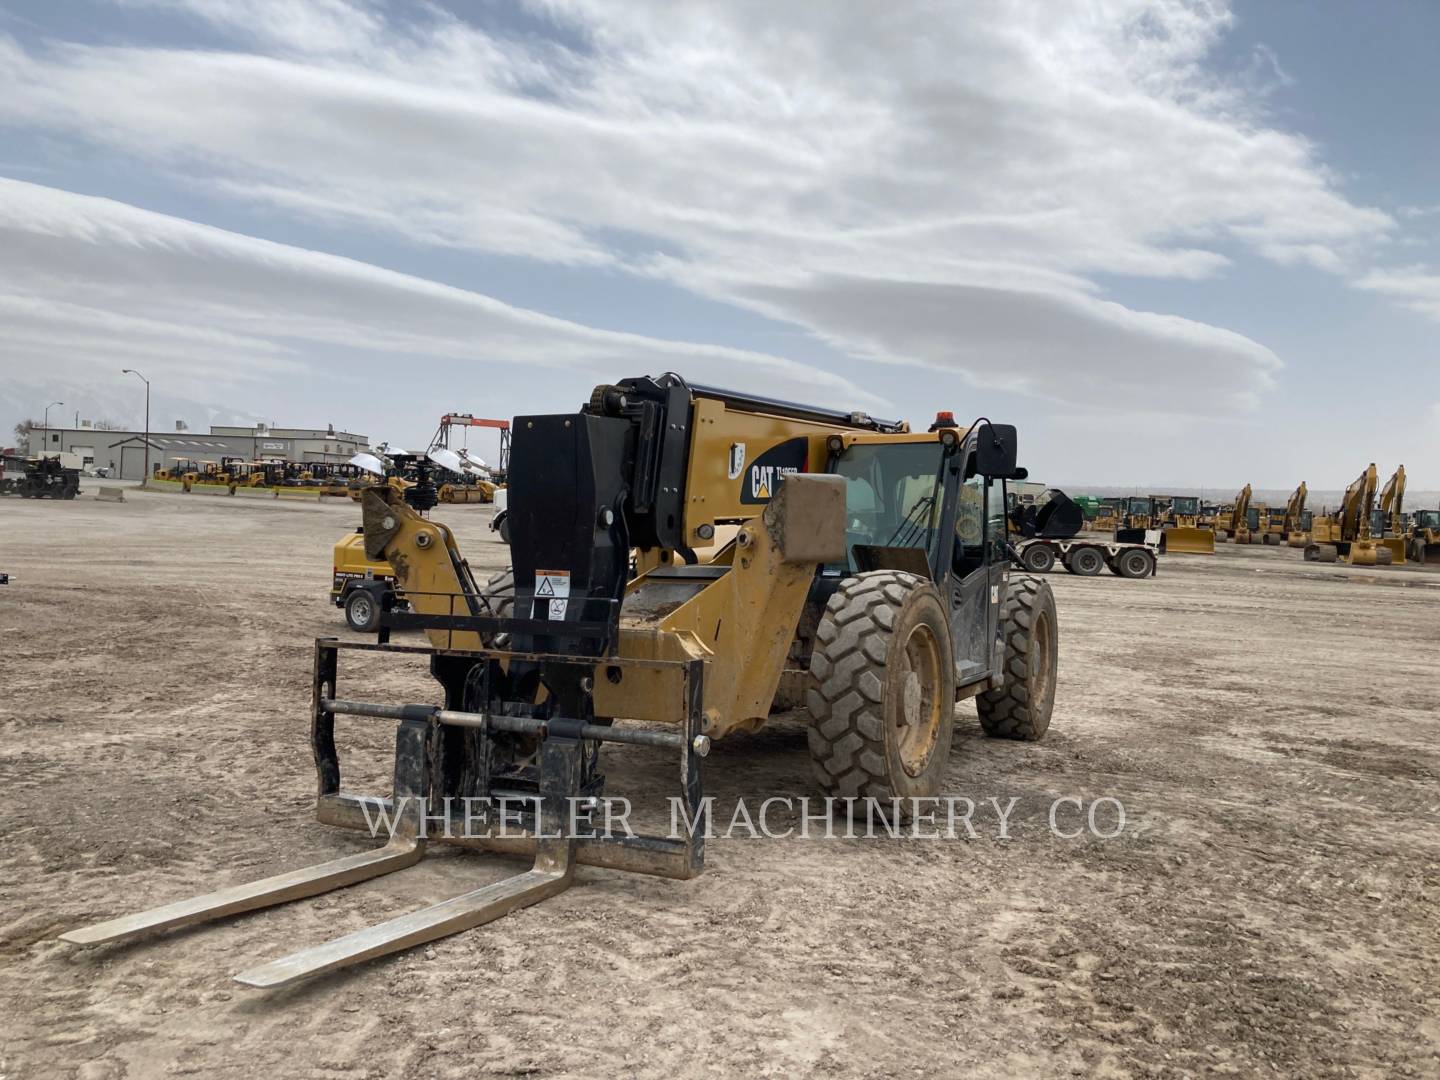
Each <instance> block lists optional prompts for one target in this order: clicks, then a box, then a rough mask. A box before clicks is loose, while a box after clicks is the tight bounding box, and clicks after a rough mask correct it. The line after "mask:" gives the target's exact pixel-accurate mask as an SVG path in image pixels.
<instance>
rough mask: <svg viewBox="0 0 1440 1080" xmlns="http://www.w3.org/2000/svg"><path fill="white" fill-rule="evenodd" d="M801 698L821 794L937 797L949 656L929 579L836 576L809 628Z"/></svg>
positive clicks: (949, 718) (940, 607) (950, 709)
mask: <svg viewBox="0 0 1440 1080" xmlns="http://www.w3.org/2000/svg"><path fill="white" fill-rule="evenodd" d="M805 704H806V706H807V707H808V709H809V711H810V716H811V726H810V731H809V742H810V757H811V761H812V763H813V766H814V772H815V779H816V782H817V783H818V784H819V787H820V789H821V791H823V792H824V793H825V794H826V795H828V796H837V797H842V798H869V799H874V800H877V801H879V802H882V803H889V802H890V800H892V799H900V800H907V801H908V800H910V799H917V798H933V797H934V796H936V795H938V794H939V792H940V787H941V782H942V780H943V778H944V775H945V766H946V761H947V759H948V758H949V756H950V743H951V740H952V739H953V737H954V731H955V663H954V659H953V657H952V655H951V645H950V623H949V619H948V618H947V616H946V611H945V605H944V602H943V601H942V600H941V598H940V594H939V592H938V591H937V590H936V588H935V586H934V585H932V584H931V583H929V582H927V581H925V580H924V579H923V578H921V577H918V576H916V575H915V574H906V573H902V572H900V571H898V570H880V571H875V572H872V573H863V574H857V575H855V576H854V577H849V578H846V579H845V580H844V581H842V582H841V583H840V587H839V588H838V589H837V590H836V591H835V593H834V594H833V595H832V596H831V597H830V601H829V603H827V604H826V605H825V611H824V614H823V615H821V618H820V624H819V626H818V627H817V628H816V633H815V647H814V649H813V651H812V652H811V655H810V678H809V687H808V688H807V690H806V692H805ZM895 805H896V806H897V807H898V808H899V814H900V816H901V817H906V816H908V815H907V814H906V811H905V807H904V804H900V803H897V804H895Z"/></svg>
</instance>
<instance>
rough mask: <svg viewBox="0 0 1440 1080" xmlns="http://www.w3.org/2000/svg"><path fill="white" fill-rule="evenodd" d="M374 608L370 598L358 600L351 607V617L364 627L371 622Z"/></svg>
mask: <svg viewBox="0 0 1440 1080" xmlns="http://www.w3.org/2000/svg"><path fill="white" fill-rule="evenodd" d="M373 606H374V605H373V604H372V603H371V601H370V598H369V597H368V596H367V597H364V598H363V599H359V600H356V601H355V602H354V603H353V604H351V605H350V615H351V617H352V618H353V619H354V620H355V621H356V622H357V623H359V624H360V625H362V626H364V625H366V624H367V623H369V622H370V618H371V615H372V614H373V612H372V611H371V609H372V607H373Z"/></svg>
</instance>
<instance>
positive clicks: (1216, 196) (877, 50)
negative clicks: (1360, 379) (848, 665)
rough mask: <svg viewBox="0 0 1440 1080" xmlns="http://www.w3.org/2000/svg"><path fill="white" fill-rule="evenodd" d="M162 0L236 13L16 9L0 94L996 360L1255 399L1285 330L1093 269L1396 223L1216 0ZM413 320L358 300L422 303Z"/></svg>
mask: <svg viewBox="0 0 1440 1080" xmlns="http://www.w3.org/2000/svg"><path fill="white" fill-rule="evenodd" d="M168 6H171V7H176V8H178V9H180V10H184V11H187V12H189V13H190V14H192V15H194V16H197V17H200V18H203V19H206V20H208V21H209V22H211V23H212V25H214V26H216V27H219V28H221V29H222V30H223V31H225V32H227V33H231V34H234V35H236V40H237V41H238V42H239V44H238V45H237V46H236V48H235V49H234V50H232V51H228V52H215V51H206V52H191V51H184V50H178V49H170V48H144V47H110V46H106V47H76V46H56V47H54V48H52V49H49V50H47V51H43V52H34V53H27V52H25V51H24V50H23V49H21V48H20V47H19V46H18V45H16V44H14V43H13V42H12V43H9V44H8V45H7V44H5V43H4V42H3V41H0V50H3V51H4V55H0V122H4V121H7V120H8V121H9V122H10V123H12V124H19V125H31V126H36V127H40V128H44V129H49V130H55V129H58V130H63V131H67V132H68V133H70V134H71V135H72V136H73V137H77V138H83V139H88V140H94V141H102V142H106V143H108V144H109V145H110V147H112V148H113V149H114V150H116V151H118V152H123V153H125V154H140V155H144V156H145V157H147V158H148V159H149V160H151V161H154V162H158V163H161V164H163V165H164V166H165V167H167V168H169V169H171V170H173V171H175V172H177V173H180V174H183V175H186V176H190V177H199V178H201V179H202V180H203V181H204V182H205V183H207V184H208V185H211V186H212V190H219V191H221V192H223V193H225V194H227V195H230V196H232V197H236V198H242V199H245V200H248V201H252V202H256V203H261V204H264V205H265V206H267V207H270V208H273V209H276V210H279V211H280V212H283V213H286V214H291V215H294V216H295V217H297V218H302V219H306V220H310V221H320V222H323V223H327V224H331V225H336V224H344V225H346V226H348V227H355V226H365V227H368V228H370V229H374V230H380V231H383V232H387V233H393V234H396V235H399V236H403V237H405V238H406V239H407V240H409V241H414V242H419V243H423V244H428V245H446V246H454V247H460V248H465V249H469V250H476V251H485V252H498V253H503V254H507V255H522V256H529V257H532V258H535V259H539V260H544V261H549V262H555V263H564V264H578V265H592V266H616V267H621V268H624V269H626V270H628V271H629V272H632V273H636V274H642V275H646V274H648V275H658V276H662V277H664V278H666V279H668V280H671V281H674V282H677V283H680V284H682V285H684V286H686V287H688V288H690V289H692V290H695V291H696V292H699V293H702V294H703V295H706V296H709V297H712V298H717V299H721V300H724V301H727V302H730V303H735V304H740V305H744V306H748V307H752V308H756V309H758V310H761V311H763V312H764V313H766V314H767V315H770V316H772V317H774V318H777V319H780V320H783V321H787V322H791V323H795V324H798V325H800V326H803V327H806V328H807V329H809V330H810V331H811V332H812V333H814V334H815V335H816V336H817V337H819V338H820V339H822V340H824V341H826V342H828V343H830V344H831V345H832V346H834V347H835V348H838V349H840V350H842V351H843V352H846V353H848V354H850V355H852V356H854V357H857V358H882V359H885V360H893V361H901V362H910V363H918V364H922V365H927V366H932V367H936V368H940V369H943V370H956V371H959V372H961V373H963V374H966V375H968V376H969V377H970V378H971V379H972V380H974V381H976V382H979V383H988V384H996V383H1000V384H1003V385H1007V386H1013V387H1020V388H1024V389H1026V390H1027V391H1032V392H1037V393H1053V392H1055V390H1056V387H1057V381H1056V380H1057V379H1059V378H1061V377H1062V376H1067V372H1068V376H1067V377H1068V382H1069V385H1068V386H1065V387H1064V391H1063V392H1064V393H1066V394H1068V395H1069V396H1070V397H1071V398H1072V399H1081V398H1083V399H1087V400H1090V401H1092V402H1097V401H1106V402H1108V401H1113V400H1115V398H1116V394H1117V388H1118V393H1119V394H1121V395H1124V396H1127V397H1128V396H1132V395H1133V396H1134V397H1135V398H1136V399H1148V400H1149V401H1150V402H1152V403H1156V404H1161V405H1163V404H1164V403H1165V402H1167V401H1171V400H1174V399H1175V398H1176V396H1177V395H1179V394H1184V395H1187V404H1188V406H1189V407H1190V408H1203V407H1207V406H1210V407H1231V406H1233V405H1234V403H1235V402H1237V401H1240V402H1253V401H1254V400H1255V399H1256V398H1257V396H1258V395H1260V394H1263V392H1264V391H1265V389H1266V388H1267V386H1268V385H1269V384H1270V380H1271V378H1272V372H1273V371H1274V370H1275V369H1276V367H1277V366H1278V362H1277V360H1276V358H1275V356H1274V355H1273V354H1272V353H1271V352H1270V351H1269V350H1268V349H1266V348H1264V347H1263V346H1261V345H1258V344H1256V343H1255V342H1253V341H1250V340H1248V339H1246V338H1244V337H1243V336H1241V335H1238V334H1235V333H1232V332H1229V331H1226V330H1223V329H1219V328H1215V327H1209V326H1205V325H1203V324H1200V323H1196V322H1194V321H1191V320H1187V319H1184V318H1178V317H1175V316H1170V315H1162V314H1152V313H1146V312H1135V311H1128V310H1126V309H1124V308H1122V307H1120V306H1118V305H1116V304H1114V303H1112V302H1109V301H1107V300H1106V299H1105V298H1104V295H1103V291H1102V290H1101V289H1100V288H1099V286H1098V285H1097V284H1096V276H1097V275H1100V274H1105V275H1122V276H1123V275H1130V276H1149V277H1168V278H1183V279H1195V278H1203V277H1206V276H1209V275H1213V274H1216V273H1220V272H1223V270H1224V268H1225V267H1226V265H1227V264H1228V261H1229V259H1230V253H1231V252H1233V251H1236V250H1249V251H1252V252H1254V253H1257V254H1259V255H1260V256H1262V257H1264V258H1268V259H1271V260H1274V261H1276V262H1278V263H1280V264H1282V265H1292V264H1296V263H1305V264H1309V265H1314V266H1318V267H1321V268H1324V269H1328V270H1334V271H1339V270H1342V269H1344V268H1345V267H1346V266H1348V265H1351V264H1352V262H1353V260H1354V253H1355V252H1356V251H1357V250H1359V249H1360V248H1362V247H1363V246H1364V245H1365V244H1366V243H1368V242H1369V241H1371V240H1372V239H1373V238H1374V237H1375V236H1376V235H1377V234H1382V233H1384V232H1385V231H1387V230H1389V229H1390V228H1391V227H1392V225H1393V223H1392V222H1391V220H1390V219H1389V218H1388V217H1387V216H1386V215H1384V214H1383V213H1380V212H1379V211H1376V210H1372V209H1367V208H1364V207H1360V206H1356V205H1354V204H1352V203H1351V202H1349V201H1348V200H1347V199H1346V198H1345V197H1344V196H1343V195H1342V194H1341V193H1340V192H1339V191H1338V189H1337V187H1336V184H1335V181H1334V178H1333V177H1332V176H1331V175H1330V174H1329V173H1328V172H1327V171H1326V170H1325V169H1324V167H1323V166H1322V165H1321V164H1320V163H1319V162H1318V160H1317V158H1316V155H1315V151H1314V148H1313V147H1312V146H1311V145H1310V144H1309V143H1308V142H1307V141H1305V140H1304V139H1303V138H1300V137H1298V136H1296V135H1293V134H1289V133H1286V132H1283V131H1279V130H1277V129H1275V128H1274V127H1272V126H1268V125H1267V123H1266V121H1265V118H1264V117H1263V115H1261V114H1260V113H1259V112H1258V111H1257V109H1256V106H1255V105H1254V104H1253V95H1252V94H1251V93H1250V92H1249V88H1248V87H1247V86H1246V85H1245V83H1244V82H1243V80H1241V81H1236V82H1234V83H1227V82H1225V81H1223V80H1221V79H1218V78H1217V77H1215V76H1214V75H1213V74H1211V73H1210V72H1209V71H1208V69H1207V67H1206V60H1207V57H1208V55H1209V50H1210V49H1211V47H1212V46H1213V45H1214V44H1215V42H1216V41H1217V40H1218V39H1219V37H1220V36H1221V35H1222V34H1223V33H1224V32H1225V30H1226V28H1227V27H1228V25H1229V21H1230V17H1229V15H1228V13H1227V11H1226V10H1225V8H1224V7H1223V6H1221V5H1218V4H1212V3H1199V2H1197V3H1185V2H1179V0H1170V2H1164V3H1159V4H1151V3H1146V4H1141V3H1138V2H1131V0H1110V2H1106V3H1097V4H1090V5H1073V4H1069V3H1057V4H1054V5H1038V4H1030V3H1000V2H992V3H975V4H966V5H953V6H950V7H942V8H940V9H936V8H933V7H930V6H920V5H916V6H909V5H886V6H885V7H883V8H879V9H877V8H874V7H868V6H863V5H862V6H859V7H853V8H845V7H836V6H834V5H810V4H792V5H773V4H771V5H763V6H762V5H747V4H732V3H728V2H727V3H717V4H713V5H703V4H695V5H685V6H683V7H678V6H675V5H671V4H668V3H666V4H653V5H646V4H639V3H635V4H629V3H627V4H624V5H612V4H609V3H603V4H602V3H585V2H578V0H577V2H565V0H555V2H551V3H536V4H534V5H533V6H532V10H533V11H534V12H536V13H538V14H539V15H540V16H541V17H543V18H547V19H549V20H551V21H552V23H553V24H554V26H555V27H556V29H557V33H556V35H555V38H554V40H542V39H540V38H539V37H538V36H537V35H533V34H530V35H524V36H519V35H515V36H506V35H505V34H504V33H503V32H502V31H499V30H494V29H492V30H490V31H488V32H487V31H485V30H481V29H478V28H477V27H476V26H474V25H471V24H468V23H465V22H462V21H460V20H458V19H456V18H454V17H452V16H449V15H447V14H444V13H441V12H439V11H438V10H436V9H431V8H423V9H422V8H417V7H406V8H404V9H396V10H403V11H404V12H405V17H404V18H401V17H399V16H396V15H393V14H387V13H386V9H382V8H380V7H376V6H371V5H368V4H354V5H350V4H345V3H342V2H341V0H327V2H326V3H324V4H323V5H319V6H315V5H308V4H299V3H296V2H295V0H185V2H179V0H177V2H176V3H174V4H171V5H168ZM561 41H571V42H575V43H576V44H574V45H573V46H571V47H566V46H564V45H562V44H559V42H561ZM177 103H183V107H180V106H178V105H177ZM294 265H295V268H296V270H297V272H298V271H299V264H294ZM305 265H306V267H308V268H310V269H313V266H311V264H308V263H307V264H305ZM297 280H298V279H297ZM326 280H328V278H327V279H326ZM274 284H275V283H273V282H272V283H270V285H269V286H268V291H267V289H260V288H259V287H258V285H257V288H256V291H255V292H254V293H253V294H252V295H251V297H250V299H251V301H252V302H253V303H255V304H256V305H257V306H258V307H261V308H263V307H265V306H267V304H263V303H260V297H261V295H262V294H263V295H265V296H266V297H268V298H270V300H272V301H273V299H274V298H275V297H276V296H277V295H280V296H283V295H284V294H277V292H276V291H275V288H274ZM295 284H296V282H295V281H291V282H288V283H287V288H289V289H293V288H294V287H295ZM381 310H382V311H383V310H386V309H385V308H384V307H383V306H382V309H381ZM900 313H903V318H902V317H900ZM328 318H329V319H330V321H329V322H327V323H326V325H327V327H328V329H327V331H326V332H327V333H328V334H331V335H337V334H340V332H341V328H342V325H343V320H341V319H340V318H339V317H338V313H333V312H332V313H329V315H328ZM292 321H293V320H292ZM402 325H403V326H404V327H405V329H403V330H392V329H390V328H388V327H386V326H383V325H379V320H378V319H372V320H370V324H369V326H368V327H367V330H366V331H365V332H363V333H361V334H360V335H359V336H364V337H367V338H369V337H370V335H371V333H372V332H373V333H375V334H379V335H381V336H382V337H384V336H389V337H393V338H394V339H395V340H394V347H396V348H400V347H410V346H409V345H407V344H404V343H406V342H410V341H411V338H412V336H413V335H415V334H417V333H418V334H419V335H420V336H421V337H422V338H423V337H426V336H427V335H426V334H425V333H424V331H423V330H421V329H420V328H415V327H411V326H410V324H409V323H408V322H404V321H402ZM440 336H442V337H443V336H444V335H443V334H442V335H440ZM427 347H434V348H441V347H449V346H442V345H440V344H436V343H433V342H432V343H431V344H430V345H429V346H427ZM1067 356H1068V357H1069V361H1068V362H1067V360H1066V357H1067ZM1082 368H1083V369H1084V374H1083V375H1082V374H1080V370H1081V369H1082ZM1197 372H1203V373H1204V375H1203V376H1200V375H1197Z"/></svg>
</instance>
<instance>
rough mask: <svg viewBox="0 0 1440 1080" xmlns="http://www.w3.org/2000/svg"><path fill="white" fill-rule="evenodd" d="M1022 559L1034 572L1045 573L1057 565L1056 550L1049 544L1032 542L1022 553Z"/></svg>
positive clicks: (1028, 568) (1026, 567) (1026, 566)
mask: <svg viewBox="0 0 1440 1080" xmlns="http://www.w3.org/2000/svg"><path fill="white" fill-rule="evenodd" d="M1020 561H1021V562H1022V563H1023V564H1024V565H1025V569H1026V570H1029V571H1030V572H1031V573H1032V574H1044V573H1047V572H1049V570H1050V569H1051V568H1052V567H1053V566H1054V565H1055V552H1054V550H1053V549H1052V548H1051V547H1050V545H1049V544H1031V545H1030V546H1029V547H1027V548H1026V549H1025V551H1024V552H1023V553H1022V554H1021V556H1020Z"/></svg>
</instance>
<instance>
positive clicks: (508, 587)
mask: <svg viewBox="0 0 1440 1080" xmlns="http://www.w3.org/2000/svg"><path fill="white" fill-rule="evenodd" d="M480 596H481V597H482V598H483V599H484V600H485V601H486V602H487V603H488V604H489V605H490V610H489V611H487V612H485V613H484V614H486V615H490V616H492V617H494V618H496V619H508V618H510V616H511V614H512V613H513V612H514V611H515V572H514V571H513V570H502V571H500V573H498V574H492V575H491V577H490V579H489V580H488V581H486V582H485V587H484V588H483V589H481V590H480ZM480 639H481V641H482V642H484V644H485V646H486V647H487V648H491V649H508V648H509V647H510V635H509V634H481V635H480Z"/></svg>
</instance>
